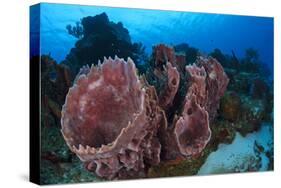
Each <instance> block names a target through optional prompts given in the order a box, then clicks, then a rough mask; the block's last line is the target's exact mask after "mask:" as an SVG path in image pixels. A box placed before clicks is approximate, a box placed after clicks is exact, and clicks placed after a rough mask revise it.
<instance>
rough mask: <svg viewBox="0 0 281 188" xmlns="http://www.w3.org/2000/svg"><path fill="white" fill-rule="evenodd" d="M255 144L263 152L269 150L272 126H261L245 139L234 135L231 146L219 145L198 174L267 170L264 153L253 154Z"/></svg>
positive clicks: (266, 159)
mask: <svg viewBox="0 0 281 188" xmlns="http://www.w3.org/2000/svg"><path fill="white" fill-rule="evenodd" d="M255 142H257V143H258V144H259V145H261V146H262V147H263V148H264V150H265V151H267V150H270V148H271V147H272V142H273V131H272V125H268V124H263V126H262V127H261V129H260V130H259V131H258V132H254V133H251V134H248V135H247V136H246V137H242V136H241V135H240V134H239V133H236V136H235V139H234V141H233V142H232V143H231V144H220V145H219V146H218V150H217V151H215V152H213V153H211V154H210V155H209V156H208V158H207V160H206V162H205V163H204V164H203V165H202V167H201V168H200V170H199V171H198V174H199V175H205V174H217V173H227V172H244V171H249V169H251V168H257V167H258V169H257V170H259V171H265V170H267V168H268V165H269V159H268V157H267V156H266V155H265V153H264V152H261V153H259V155H257V153H255V150H254V148H255Z"/></svg>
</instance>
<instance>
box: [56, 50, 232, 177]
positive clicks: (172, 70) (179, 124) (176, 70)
mask: <svg viewBox="0 0 281 188" xmlns="http://www.w3.org/2000/svg"><path fill="white" fill-rule="evenodd" d="M153 54H154V61H152V64H151V65H152V66H151V69H150V71H149V72H148V74H147V75H149V74H150V75H149V76H147V75H146V76H147V77H148V78H152V79H154V80H156V82H153V81H151V80H150V82H147V80H146V77H145V76H138V75H137V70H136V68H135V64H134V62H133V61H132V60H131V59H130V58H128V60H127V61H124V60H123V59H119V58H117V57H115V59H114V60H113V59H111V58H109V59H104V62H103V63H102V64H100V63H99V64H98V65H97V66H92V67H91V68H89V67H88V66H84V67H82V68H81V70H80V72H79V73H78V75H77V78H76V79H75V84H74V86H73V87H72V88H70V90H69V92H68V94H67V97H66V102H65V104H64V106H63V109H62V118H61V124H62V133H63V136H64V138H65V140H66V142H67V144H68V146H69V148H70V149H71V150H72V151H73V152H74V153H76V154H77V156H78V157H79V158H80V159H81V160H82V161H83V162H84V164H85V167H86V168H87V169H88V170H89V171H93V172H94V173H96V174H97V175H98V176H100V177H104V178H107V179H114V178H116V179H122V178H130V177H145V176H146V174H147V170H148V169H149V168H150V167H151V166H153V165H158V164H159V162H160V160H162V161H165V160H173V159H176V158H181V159H185V158H189V157H191V156H195V155H198V154H200V153H201V152H202V150H203V149H204V148H205V146H206V145H207V143H208V142H209V140H210V137H211V131H210V127H209V121H210V120H211V119H210V118H209V117H211V118H214V117H215V114H216V110H217V108H218V106H219V99H220V97H221V96H222V95H223V93H224V91H225V89H226V86H227V83H228V78H227V76H226V75H225V73H224V71H223V69H222V67H221V66H220V64H219V63H218V62H217V61H216V60H215V59H212V58H203V57H199V58H198V60H197V61H196V63H195V64H193V65H189V66H186V67H185V70H183V69H182V66H183V63H184V61H182V59H183V58H176V57H177V55H176V54H175V52H174V50H173V48H170V47H167V46H165V45H158V46H156V47H155V48H154V53H153ZM177 60H180V61H177ZM179 64H180V66H179ZM151 82H152V83H151ZM159 83H160V86H159V85H157V84H159ZM180 83H181V84H180Z"/></svg>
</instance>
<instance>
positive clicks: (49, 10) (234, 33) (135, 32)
mask: <svg viewBox="0 0 281 188" xmlns="http://www.w3.org/2000/svg"><path fill="white" fill-rule="evenodd" d="M40 10H41V11H40V13H41V14H40V42H41V49H40V51H41V54H51V56H52V57H53V58H54V59H55V60H56V61H57V62H60V61H62V60H64V59H65V56H66V55H67V54H68V53H69V51H70V49H71V48H72V47H74V44H75V42H76V41H77V38H75V37H73V36H71V35H69V34H68V32H67V29H66V25H68V24H71V25H75V23H76V22H77V21H80V20H81V19H82V18H83V17H86V16H95V15H97V14H101V13H103V12H105V13H106V14H107V15H108V17H109V20H111V21H113V22H116V23H117V22H119V21H120V22H122V23H123V25H124V27H125V28H127V29H128V30H129V34H130V36H131V39H132V42H142V43H143V44H144V45H145V47H146V52H147V53H148V54H150V53H151V49H152V46H153V45H155V44H159V43H165V44H171V45H176V44H179V43H183V42H185V43H188V44H189V45H190V46H194V47H196V48H198V49H200V50H201V51H202V52H205V53H209V52H211V51H212V50H214V49H215V48H219V49H220V50H221V51H222V52H223V53H225V54H231V51H232V50H233V51H234V52H235V54H236V56H237V57H243V56H244V54H245V49H247V48H254V49H256V50H258V52H259V58H260V60H261V61H262V63H264V64H267V65H268V67H269V69H270V70H273V18H269V17H254V16H234V15H222V14H206V13H191V12H176V11H160V10H142V9H127V8H109V7H97V6H82V5H64V4H48V3H43V4H41V6H40ZM32 19H38V18H36V16H35V17H34V18H31V22H32ZM37 28H38V27H37ZM37 28H36V27H33V28H31V32H32V29H34V30H36V29H37Z"/></svg>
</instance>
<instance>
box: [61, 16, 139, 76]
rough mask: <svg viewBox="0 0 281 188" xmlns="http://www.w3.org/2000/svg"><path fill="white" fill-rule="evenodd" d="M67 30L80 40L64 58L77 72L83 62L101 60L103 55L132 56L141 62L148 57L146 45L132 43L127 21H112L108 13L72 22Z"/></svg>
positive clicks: (137, 62) (64, 62)
mask: <svg viewBox="0 0 281 188" xmlns="http://www.w3.org/2000/svg"><path fill="white" fill-rule="evenodd" d="M67 30H68V32H69V34H70V35H73V36H75V37H76V38H78V39H79V40H78V41H77V42H76V43H75V47H74V48H72V49H71V50H70V53H69V54H68V55H67V56H66V59H65V60H64V61H63V64H66V65H68V66H69V68H70V70H71V71H72V73H74V74H77V72H78V71H79V69H80V68H81V67H82V66H83V65H91V64H93V63H97V62H98V60H99V59H103V57H109V56H111V57H114V56H115V55H117V56H119V57H131V58H132V59H133V60H134V62H135V63H136V64H139V63H140V62H141V61H142V58H143V56H144V47H143V46H142V44H141V43H132V42H131V37H130V35H129V31H128V30H127V29H126V28H125V27H123V24H122V23H121V22H118V23H114V22H112V21H110V20H109V19H108V16H107V15H106V13H102V14H99V15H96V16H88V17H84V18H83V19H82V20H81V23H80V22H77V23H76V25H75V26H71V25H68V26H67Z"/></svg>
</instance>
